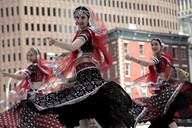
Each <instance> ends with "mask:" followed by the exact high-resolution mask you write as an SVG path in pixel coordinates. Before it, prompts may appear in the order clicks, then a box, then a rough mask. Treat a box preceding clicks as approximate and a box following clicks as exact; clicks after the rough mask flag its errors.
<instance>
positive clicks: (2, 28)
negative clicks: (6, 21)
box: [1, 25, 4, 33]
mask: <svg viewBox="0 0 192 128" xmlns="http://www.w3.org/2000/svg"><path fill="white" fill-rule="evenodd" d="M1 31H2V33H4V26H3V25H1Z"/></svg>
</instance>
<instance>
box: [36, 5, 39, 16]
mask: <svg viewBox="0 0 192 128" xmlns="http://www.w3.org/2000/svg"><path fill="white" fill-rule="evenodd" d="M36 15H37V16H38V15H39V7H36Z"/></svg>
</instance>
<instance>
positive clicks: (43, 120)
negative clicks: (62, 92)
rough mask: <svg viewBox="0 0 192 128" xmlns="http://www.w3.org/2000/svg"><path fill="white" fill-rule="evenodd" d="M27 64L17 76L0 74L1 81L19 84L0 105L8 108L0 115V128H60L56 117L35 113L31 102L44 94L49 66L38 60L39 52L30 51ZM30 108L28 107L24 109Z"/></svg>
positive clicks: (49, 74)
mask: <svg viewBox="0 0 192 128" xmlns="http://www.w3.org/2000/svg"><path fill="white" fill-rule="evenodd" d="M27 60H28V61H29V62H30V63H31V64H30V65H29V66H28V67H27V69H25V70H23V71H22V72H21V73H20V74H13V73H7V72H4V71H3V70H0V72H1V74H3V76H4V77H10V78H13V79H16V80H20V81H19V82H18V85H17V86H16V87H15V88H14V89H13V90H11V91H10V92H9V98H8V99H6V100H2V101H1V102H0V103H1V104H3V103H5V104H10V108H9V109H8V110H6V111H5V112H3V113H1V114H0V127H6V128H11V127H20V128H26V127H30V128H41V127H43V128H50V127H54V128H62V127H63V125H62V124H60V122H59V120H58V119H57V118H56V115H54V114H52V113H49V112H47V113H42V115H41V114H40V113H37V111H36V109H35V107H34V105H33V104H31V101H30V100H31V99H35V98H37V97H39V96H41V95H44V94H45V93H47V92H46V91H47V90H46V89H45V88H42V87H43V86H44V84H46V83H49V82H50V78H51V76H52V75H53V73H52V68H51V63H50V62H46V61H45V60H44V59H43V58H41V53H40V51H39V50H38V49H37V48H35V47H32V48H30V49H29V51H28V52H27ZM28 104H31V105H28Z"/></svg>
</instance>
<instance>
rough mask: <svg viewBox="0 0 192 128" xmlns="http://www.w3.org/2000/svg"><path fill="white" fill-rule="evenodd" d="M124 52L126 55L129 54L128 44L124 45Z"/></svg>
mask: <svg viewBox="0 0 192 128" xmlns="http://www.w3.org/2000/svg"><path fill="white" fill-rule="evenodd" d="M124 52H125V54H129V44H128V43H124Z"/></svg>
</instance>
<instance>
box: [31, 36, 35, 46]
mask: <svg viewBox="0 0 192 128" xmlns="http://www.w3.org/2000/svg"><path fill="white" fill-rule="evenodd" d="M31 43H32V45H33V46H34V45H35V38H32V41H31Z"/></svg>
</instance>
